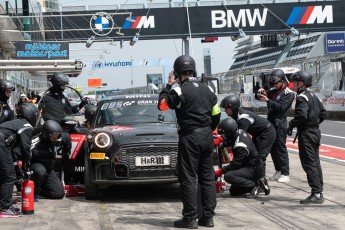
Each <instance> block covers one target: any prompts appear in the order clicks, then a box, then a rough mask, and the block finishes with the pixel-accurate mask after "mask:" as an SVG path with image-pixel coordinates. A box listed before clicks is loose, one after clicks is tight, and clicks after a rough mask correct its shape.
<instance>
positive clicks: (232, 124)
mask: <svg viewBox="0 0 345 230" xmlns="http://www.w3.org/2000/svg"><path fill="white" fill-rule="evenodd" d="M237 131H238V127H237V123H236V121H235V120H234V119H233V118H232V117H227V118H225V119H224V120H222V121H221V122H220V123H219V125H218V133H219V134H221V135H225V137H226V139H228V140H232V139H233V138H234V137H237V135H238V134H237Z"/></svg>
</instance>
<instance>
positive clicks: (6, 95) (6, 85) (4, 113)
mask: <svg viewBox="0 0 345 230" xmlns="http://www.w3.org/2000/svg"><path fill="white" fill-rule="evenodd" d="M14 90H15V86H14V84H13V83H12V82H10V81H8V80H4V79H0V124H1V123H4V122H5V121H10V120H13V119H14V118H15V116H14V112H13V110H12V109H11V107H10V106H9V104H8V100H9V99H10V97H11V95H12V92H14Z"/></svg>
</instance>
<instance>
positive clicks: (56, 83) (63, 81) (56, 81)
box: [50, 72, 69, 91]
mask: <svg viewBox="0 0 345 230" xmlns="http://www.w3.org/2000/svg"><path fill="white" fill-rule="evenodd" d="M50 82H51V83H52V85H53V88H54V89H56V90H58V91H64V89H63V88H61V86H66V85H68V84H69V78H68V75H66V74H64V73H62V72H57V73H54V75H53V76H52V77H51V78H50Z"/></svg>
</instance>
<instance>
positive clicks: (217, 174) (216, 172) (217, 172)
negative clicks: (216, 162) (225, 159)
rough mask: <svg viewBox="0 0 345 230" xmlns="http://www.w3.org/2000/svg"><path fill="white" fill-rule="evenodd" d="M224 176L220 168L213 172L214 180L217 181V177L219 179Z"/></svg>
mask: <svg viewBox="0 0 345 230" xmlns="http://www.w3.org/2000/svg"><path fill="white" fill-rule="evenodd" d="M223 174H224V172H223V169H222V168H220V169H218V170H216V171H215V172H214V179H215V180H217V179H218V177H221V176H222V175H223Z"/></svg>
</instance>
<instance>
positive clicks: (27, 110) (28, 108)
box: [17, 103, 39, 126]
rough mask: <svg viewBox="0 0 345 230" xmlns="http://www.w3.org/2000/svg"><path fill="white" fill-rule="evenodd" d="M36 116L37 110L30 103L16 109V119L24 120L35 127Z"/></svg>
mask: <svg viewBox="0 0 345 230" xmlns="http://www.w3.org/2000/svg"><path fill="white" fill-rule="evenodd" d="M38 115H39V111H38V108H37V107H36V106H35V105H34V104H32V103H24V104H21V105H20V106H19V108H18V113H17V117H18V118H24V119H26V120H27V121H28V122H29V123H30V125H32V126H35V125H36V122H37V119H38Z"/></svg>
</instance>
